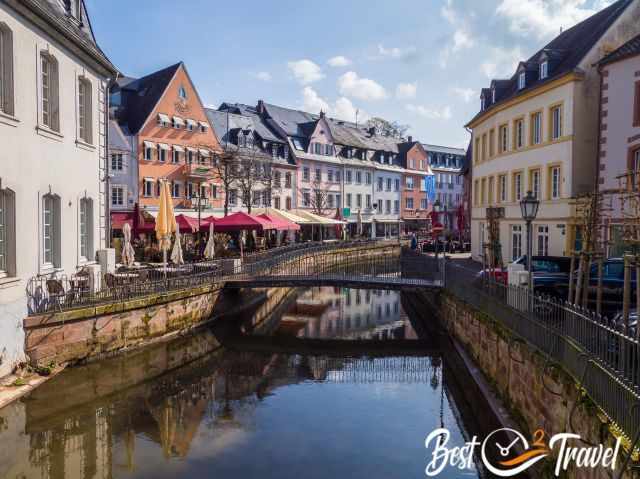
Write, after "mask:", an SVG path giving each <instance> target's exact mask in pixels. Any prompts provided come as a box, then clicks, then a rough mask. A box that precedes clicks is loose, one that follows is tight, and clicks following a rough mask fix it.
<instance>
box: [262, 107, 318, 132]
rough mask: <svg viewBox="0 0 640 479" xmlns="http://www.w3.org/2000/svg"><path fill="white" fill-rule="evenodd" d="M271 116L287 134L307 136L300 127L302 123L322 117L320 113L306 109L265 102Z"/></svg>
mask: <svg viewBox="0 0 640 479" xmlns="http://www.w3.org/2000/svg"><path fill="white" fill-rule="evenodd" d="M264 107H265V110H266V112H267V115H268V116H269V118H271V119H272V120H273V122H274V123H275V124H276V125H277V126H278V127H280V128H281V129H282V130H283V131H284V132H285V133H286V135H287V136H298V137H305V136H306V135H305V133H304V132H303V131H302V130H301V129H300V125H303V124H305V123H309V122H312V121H315V120H317V119H318V118H320V116H319V115H312V114H311V113H307V112H306V111H300V110H292V109H290V108H283V107H281V106H276V105H271V104H269V103H265V104H264Z"/></svg>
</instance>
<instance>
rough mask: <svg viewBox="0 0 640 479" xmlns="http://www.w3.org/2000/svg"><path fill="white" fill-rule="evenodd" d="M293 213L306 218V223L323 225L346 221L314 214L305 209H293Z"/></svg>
mask: <svg viewBox="0 0 640 479" xmlns="http://www.w3.org/2000/svg"><path fill="white" fill-rule="evenodd" d="M294 214H295V215H296V216H300V217H302V218H305V219H306V220H307V224H314V225H323V226H333V225H344V224H346V222H344V221H340V220H335V219H333V218H327V217H325V216H320V215H316V214H314V213H311V212H310V211H305V210H294Z"/></svg>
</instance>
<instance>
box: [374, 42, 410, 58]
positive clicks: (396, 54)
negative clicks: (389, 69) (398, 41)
mask: <svg viewBox="0 0 640 479" xmlns="http://www.w3.org/2000/svg"><path fill="white" fill-rule="evenodd" d="M416 53H417V49H416V47H414V46H408V47H405V48H400V47H392V48H385V46H384V45H383V44H382V43H380V44H379V45H378V54H379V55H380V56H381V57H387V58H397V59H405V58H408V57H411V56H413V55H415V54H416Z"/></svg>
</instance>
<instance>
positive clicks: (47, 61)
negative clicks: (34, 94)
mask: <svg viewBox="0 0 640 479" xmlns="http://www.w3.org/2000/svg"><path fill="white" fill-rule="evenodd" d="M58 85H59V82H58V61H57V60H56V59H55V57H54V56H53V55H51V54H49V53H48V52H42V53H40V97H41V98H40V104H41V105H40V108H41V121H42V124H43V125H44V126H46V127H47V128H50V129H51V130H54V131H60V106H59V92H58V88H59V87H58Z"/></svg>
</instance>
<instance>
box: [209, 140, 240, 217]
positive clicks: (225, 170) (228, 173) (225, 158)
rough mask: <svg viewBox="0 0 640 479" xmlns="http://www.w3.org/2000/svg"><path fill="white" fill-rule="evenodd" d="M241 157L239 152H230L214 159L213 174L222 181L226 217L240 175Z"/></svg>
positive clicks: (218, 155)
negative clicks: (232, 191)
mask: <svg viewBox="0 0 640 479" xmlns="http://www.w3.org/2000/svg"><path fill="white" fill-rule="evenodd" d="M239 164H240V156H239V154H238V151H237V150H229V149H227V150H226V151H224V152H222V153H220V154H217V155H216V156H215V157H214V162H213V172H214V176H215V178H216V179H217V180H218V181H220V185H221V186H222V190H223V194H224V215H225V216H227V215H228V214H229V206H230V204H229V201H230V194H231V190H232V189H233V186H234V183H235V181H236V176H237V174H238V168H239Z"/></svg>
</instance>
